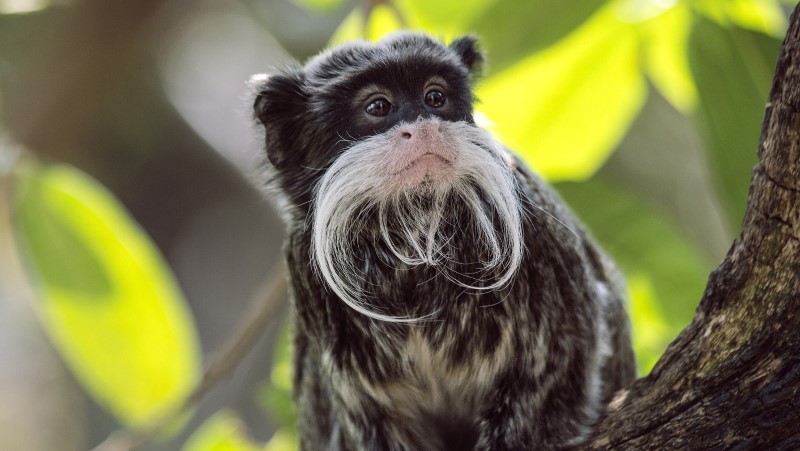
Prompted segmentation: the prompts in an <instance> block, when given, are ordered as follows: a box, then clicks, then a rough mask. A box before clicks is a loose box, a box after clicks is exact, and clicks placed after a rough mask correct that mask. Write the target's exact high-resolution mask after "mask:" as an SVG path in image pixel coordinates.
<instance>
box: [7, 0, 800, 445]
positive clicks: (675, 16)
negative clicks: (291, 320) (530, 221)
mask: <svg viewBox="0 0 800 451" xmlns="http://www.w3.org/2000/svg"><path fill="white" fill-rule="evenodd" d="M106 3H108V2H106ZM111 3H113V2H111ZM134 3H135V2H134ZM144 3H148V2H142V4H144ZM149 3H150V4H151V5H155V6H154V7H153V8H152V9H150V10H147V16H146V18H144V19H142V20H140V21H139V22H137V23H136V27H135V28H132V29H130V30H127V29H125V26H127V24H128V23H129V22H130V17H134V18H135V17H137V16H136V14H139V13H141V14H142V15H143V14H144V13H142V11H143V9H144V7H142V8H141V10H137V9H136V8H135V7H123V6H121V4H120V5H116V6H114V5H110V6H109V5H104V4H103V2H98V1H92V0H85V1H70V2H65V1H61V2H56V1H53V2H47V1H45V0H24V1H23V0H0V88H2V91H0V113H2V116H0V195H2V196H1V197H0V270H2V271H0V330H2V331H3V332H0V338H2V340H1V341H0V449H26V450H37V449H41V450H49V449H59V450H69V449H86V448H91V447H94V446H95V445H97V444H98V443H101V442H103V441H104V440H105V439H106V437H107V436H108V435H109V434H110V433H111V432H112V431H114V430H116V429H120V428H122V429H125V430H128V431H130V432H131V433H132V434H135V433H144V434H149V433H150V431H152V428H153V427H154V425H155V426H159V428H160V429H163V430H161V431H160V432H159V434H156V435H157V437H155V439H154V440H151V441H148V442H147V443H146V444H144V445H143V448H145V449H184V450H191V451H194V450H198V451H199V450H211V449H214V450H251V449H267V450H283V449H294V448H295V446H296V441H295V440H296V439H295V437H294V433H293V429H292V424H293V421H294V416H293V413H292V409H291V399H290V389H291V388H290V372H289V362H288V356H289V350H288V339H287V328H286V327H285V326H283V327H282V326H281V324H282V320H276V321H274V322H273V324H272V325H271V326H270V327H269V328H268V329H269V330H267V331H265V335H264V338H263V339H262V340H260V342H259V343H258V344H257V345H256V346H255V349H254V350H253V352H251V354H250V355H249V356H248V358H247V359H246V360H245V361H244V363H242V364H241V365H240V367H239V368H238V370H237V371H236V373H235V374H234V375H233V377H232V378H231V379H230V380H228V381H226V382H225V383H223V384H221V385H220V386H219V387H217V388H216V389H215V391H214V392H212V393H211V394H210V395H209V396H207V397H206V398H204V400H203V401H202V402H201V403H200V404H199V405H197V406H196V408H194V409H193V410H192V411H191V412H188V413H186V414H183V415H176V414H174V413H175V412H176V411H177V410H178V408H179V406H180V405H181V404H182V402H183V401H184V399H185V398H186V396H188V394H189V393H190V392H191V390H192V389H193V388H194V387H195V386H196V385H197V384H198V383H199V381H200V380H201V377H202V367H203V362H205V363H206V365H207V364H208V362H209V360H210V359H211V356H212V355H213V354H214V353H215V352H216V351H218V350H219V349H220V348H221V347H222V343H224V342H225V339H226V338H227V337H229V336H230V335H232V333H233V331H235V330H236V328H237V325H239V324H241V320H240V318H241V317H243V316H244V315H246V313H245V312H246V308H247V306H248V304H249V303H250V302H251V298H252V297H253V296H254V295H255V294H256V293H257V291H258V290H257V287H258V284H259V283H260V282H261V281H262V280H263V279H264V277H265V274H267V273H268V271H269V268H270V267H271V266H272V265H273V263H274V262H275V261H277V260H279V258H280V257H279V252H278V249H279V247H280V243H281V233H282V232H281V225H280V223H279V221H278V220H277V219H276V215H275V214H274V213H272V212H271V210H270V209H269V206H268V205H266V204H265V203H263V202H262V201H261V200H260V196H259V194H258V193H256V190H254V189H253V188H252V187H251V186H252V185H251V184H250V183H248V182H247V181H246V179H247V177H248V176H251V175H252V174H253V173H254V172H256V171H255V170H254V168H256V166H257V160H258V158H257V157H256V155H257V153H258V147H259V143H258V140H259V138H258V136H257V135H256V134H255V133H254V132H253V129H252V127H251V126H250V123H249V122H250V119H249V117H248V115H249V113H248V111H247V110H248V106H247V101H246V98H247V95H246V86H245V81H246V79H247V78H248V77H249V75H251V74H254V73H258V72H265V71H266V72H271V71H276V70H279V69H280V67H282V66H285V65H286V64H287V63H289V62H290V61H292V60H300V61H302V60H303V59H304V58H306V57H308V56H309V55H311V54H313V53H315V52H317V51H319V50H320V49H322V48H324V47H325V46H326V45H330V44H332V43H338V42H342V41H346V40H349V39H357V38H367V39H373V40H375V39H379V38H380V37H381V36H383V35H384V34H386V33H388V32H391V31H393V30H396V29H400V28H411V29H419V30H425V31H427V32H430V33H433V34H434V35H436V36H438V37H440V38H441V39H443V40H445V41H448V40H450V39H452V38H453V37H456V36H459V35H462V34H466V33H474V34H475V35H477V36H478V37H479V38H480V42H481V45H482V48H483V49H484V51H485V53H486V54H487V56H488V64H487V68H486V69H487V70H486V73H485V75H484V77H482V78H481V80H480V81H479V82H478V86H477V94H478V98H479V103H478V105H477V111H478V116H477V117H478V120H479V122H480V124H481V125H482V126H484V127H486V128H488V129H490V130H492V131H493V132H494V133H495V134H496V135H497V136H498V137H499V138H500V139H501V140H502V141H503V142H504V143H506V144H507V145H508V146H509V147H511V148H513V149H515V150H516V151H517V152H519V153H520V154H521V155H522V156H523V157H524V158H525V159H526V160H527V161H528V162H529V163H530V164H531V165H532V166H533V167H534V168H535V169H536V170H537V171H538V172H539V173H541V174H542V175H543V176H544V177H545V178H547V179H548V180H550V181H551V182H552V183H554V185H555V186H556V188H557V189H558V190H559V191H560V192H561V194H562V195H563V197H564V198H565V199H566V200H567V202H568V203H569V204H570V205H571V206H572V208H573V209H574V210H575V211H576V212H577V213H578V215H579V216H580V217H581V218H582V219H583V220H584V222H585V223H586V225H587V227H588V228H589V229H590V230H591V231H592V233H593V234H594V235H595V237H596V238H597V239H598V240H599V241H600V242H601V243H602V245H603V246H604V247H605V248H606V249H607V250H608V251H609V253H610V254H611V255H612V256H613V257H614V258H615V260H616V261H617V262H618V263H619V265H620V266H621V267H622V268H623V270H624V271H625V273H626V276H627V280H628V286H629V290H630V295H631V296H630V299H631V308H630V311H631V316H632V319H633V326H634V339H635V348H636V352H637V357H638V361H639V368H640V373H641V374H642V375H645V374H647V373H648V372H649V371H650V369H651V368H652V366H653V365H654V364H655V362H656V361H657V359H658V357H659V356H660V354H661V353H662V352H663V350H664V349H665V347H666V346H667V345H668V343H669V342H670V341H671V340H672V339H673V338H674V337H675V336H676V335H677V334H678V333H679V332H680V330H681V329H682V328H683V327H685V326H686V324H688V322H689V321H690V319H691V317H692V315H693V312H694V308H695V307H696V305H697V303H698V301H699V299H700V297H701V295H702V290H703V286H704V283H705V280H706V278H707V275H708V273H709V271H710V270H711V269H713V267H714V266H715V265H716V264H717V263H718V262H719V261H720V260H721V257H722V256H723V255H724V253H725V252H726V250H727V248H728V246H729V245H730V243H731V241H732V240H733V238H734V237H735V235H736V233H737V232H738V228H739V224H740V222H741V217H742V212H743V210H744V206H745V202H746V197H747V189H748V182H749V178H750V171H751V168H752V166H753V165H754V164H755V161H756V148H757V144H758V136H759V130H760V121H761V116H762V112H763V108H764V104H765V101H766V98H767V92H768V89H769V86H770V80H771V77H772V71H773V67H774V63H775V58H776V55H777V50H778V46H779V44H780V38H781V37H782V35H783V32H784V30H785V27H786V20H787V15H786V14H787V11H788V8H789V6H790V5H791V4H793V2H780V1H778V0H581V1H571V2H563V1H559V0H529V1H525V2H520V1H512V0H473V1H466V0H459V1H452V0H444V1H437V2H430V1H425V0H394V1H365V2H355V1H345V0H294V1H289V0H269V1H256V0H225V1H199V2H177V1H172V2H167V1H165V2H153V1H150V2H149ZM567 5H568V6H567ZM126 8H127V9H126ZM131 8H133V9H131ZM120 30H122V31H124V32H120ZM120 36H122V37H120ZM115 39H116V40H115ZM119 42H123V43H124V45H119ZM109 48H113V49H116V50H117V51H109V50H108V49H109ZM119 48H122V49H124V51H123V52H120V51H118V50H119ZM81 64H82V65H81ZM76 67H77V68H81V67H84V68H85V67H89V68H90V69H89V72H87V73H89V74H91V76H73V75H74V74H75V73H76V72H75V71H76V70H79V69H76ZM92 68H96V70H94V71H92ZM70 83H71V84H70ZM65 84H66V85H65ZM59 96H60V97H59ZM53 99H55V100H53ZM243 99H244V100H243ZM50 101H53V102H57V101H61V102H62V103H60V104H58V105H67V108H65V109H56V113H55V114H53V115H51V116H47V115H44V116H42V115H40V116H37V115H36V111H37V108H39V107H40V106H41V105H44V107H47V105H48V102H50ZM32 111H33V113H32ZM31 117H33V118H37V117H38V118H42V117H44V118H46V119H47V120H41V119H40V120H38V121H32V120H31V119H30V118H31ZM31 124H33V125H31ZM23 267H24V268H25V269H26V271H25V274H24V275H23V271H22V270H21V268H23ZM44 336H46V337H48V338H47V340H44V339H43V338H42V337H44ZM165 423H166V424H165ZM162 427H163V428H162ZM42 430H46V431H49V432H47V433H44V434H43V433H42ZM106 443H107V444H108V443H109V442H106ZM119 449H124V448H119Z"/></svg>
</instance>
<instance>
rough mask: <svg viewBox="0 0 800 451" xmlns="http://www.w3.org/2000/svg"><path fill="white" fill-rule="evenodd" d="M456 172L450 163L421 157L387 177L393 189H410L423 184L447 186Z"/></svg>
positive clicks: (437, 157) (430, 155) (427, 156)
mask: <svg viewBox="0 0 800 451" xmlns="http://www.w3.org/2000/svg"><path fill="white" fill-rule="evenodd" d="M455 175H456V171H455V168H454V167H453V163H452V162H451V161H448V160H445V159H444V158H442V157H440V156H438V155H434V154H426V155H423V156H421V157H419V158H417V159H416V160H414V161H413V162H411V164H409V165H408V166H406V167H405V168H403V169H401V170H400V171H398V172H395V173H392V174H390V176H389V180H390V185H391V186H392V188H394V189H400V190H402V189H411V188H416V187H418V186H420V185H423V184H428V183H430V184H433V185H448V184H450V183H451V182H452V181H453V179H454V178H455Z"/></svg>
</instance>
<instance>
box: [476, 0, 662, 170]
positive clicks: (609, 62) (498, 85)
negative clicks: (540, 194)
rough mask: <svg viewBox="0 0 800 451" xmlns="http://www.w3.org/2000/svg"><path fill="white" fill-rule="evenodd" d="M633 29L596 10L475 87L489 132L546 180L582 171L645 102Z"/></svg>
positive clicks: (596, 161)
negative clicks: (569, 31) (549, 44)
mask: <svg viewBox="0 0 800 451" xmlns="http://www.w3.org/2000/svg"><path fill="white" fill-rule="evenodd" d="M638 54H639V35H638V33H637V31H636V29H635V28H634V27H633V26H632V25H631V24H627V23H623V22H621V21H619V20H618V19H617V18H616V16H615V14H614V11H613V8H604V9H603V10H601V11H599V12H598V13H597V14H596V15H595V16H594V17H592V18H591V19H590V20H589V21H587V22H586V23H585V24H584V25H582V26H581V27H580V28H578V29H577V30H575V31H574V32H573V33H572V34H570V35H568V36H567V37H566V38H564V39H563V40H562V41H560V42H558V43H557V44H555V45H553V46H552V47H549V48H547V49H546V50H543V51H542V52H539V53H536V54H534V55H532V56H530V57H528V58H525V59H523V60H522V61H520V62H519V63H517V64H515V65H513V66H511V67H509V68H508V69H506V70H504V71H502V72H500V73H498V74H496V75H494V76H492V77H490V78H488V79H487V80H486V81H485V82H484V84H483V85H482V86H481V87H480V88H479V89H478V97H479V99H480V101H481V104H480V105H479V107H478V110H479V112H480V113H482V114H483V115H485V116H486V117H488V120H489V122H490V123H491V124H494V126H493V127H492V130H493V131H494V132H495V133H496V134H497V135H499V138H500V139H501V141H503V142H504V143H505V144H506V145H508V146H509V147H511V148H513V149H515V150H516V151H517V152H518V153H519V154H520V155H521V156H522V157H524V158H525V159H526V160H527V161H528V162H529V163H530V164H531V165H532V166H533V167H534V168H535V169H536V170H537V171H538V172H539V173H541V174H542V175H543V176H544V177H545V178H547V179H550V180H583V179H586V178H588V177H590V176H591V175H592V174H593V173H594V172H595V171H596V170H597V169H598V168H599V167H600V165H602V164H603V162H604V161H605V160H606V158H607V157H608V156H609V155H610V154H611V153H612V151H613V150H614V148H615V146H616V145H617V144H618V142H619V140H620V139H621V138H622V137H623V135H624V134H625V132H626V131H627V130H628V127H629V126H630V124H631V122H632V121H633V119H634V118H635V117H636V115H637V113H638V112H639V110H640V109H641V106H642V104H643V102H644V100H645V95H646V92H647V91H646V85H645V83H644V80H643V77H642V74H641V71H640V69H639V58H638Z"/></svg>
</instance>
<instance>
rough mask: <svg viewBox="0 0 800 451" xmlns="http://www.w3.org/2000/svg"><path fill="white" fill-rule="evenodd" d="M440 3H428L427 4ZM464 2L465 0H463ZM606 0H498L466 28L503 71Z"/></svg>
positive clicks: (568, 29)
mask: <svg viewBox="0 0 800 451" xmlns="http://www.w3.org/2000/svg"><path fill="white" fill-rule="evenodd" d="M431 3H437V2H427V3H426V4H431ZM461 3H464V2H461ZM605 3H607V1H606V0H570V1H569V2H564V0H526V1H517V0H496V1H493V2H491V3H489V2H486V5H488V7H486V6H485V4H484V2H480V6H481V7H486V11H485V12H482V11H481V12H479V11H477V10H476V11H475V12H476V13H478V12H479V13H480V14H479V15H477V16H474V17H475V20H474V21H472V24H471V26H469V27H467V28H466V30H470V31H474V32H475V33H476V34H477V35H478V37H479V38H480V40H481V43H482V45H483V48H485V49H486V50H487V53H488V59H489V69H490V70H491V71H493V72H494V71H499V70H502V69H504V68H506V67H508V66H509V65H511V64H514V63H516V62H518V61H519V60H520V59H521V58H523V57H525V56H527V55H530V54H531V53H533V52H534V51H537V50H541V49H544V48H545V47H548V46H550V45H552V44H554V43H556V42H558V41H559V40H561V39H562V38H564V37H565V36H566V35H568V34H569V33H571V32H572V31H573V30H574V29H576V28H577V27H578V26H579V25H580V24H582V23H583V22H584V21H585V20H587V19H588V18H589V17H591V16H592V15H593V14H594V13H595V12H596V11H597V10H598V8H600V7H601V6H602V5H603V4H605Z"/></svg>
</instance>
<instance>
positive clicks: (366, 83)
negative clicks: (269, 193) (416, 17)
mask: <svg viewBox="0 0 800 451" xmlns="http://www.w3.org/2000/svg"><path fill="white" fill-rule="evenodd" d="M481 61H482V57H481V55H480V53H478V51H477V50H476V48H475V41H474V39H472V38H469V37H466V38H461V39H459V40H456V41H454V42H453V43H452V44H451V45H450V46H449V47H445V46H444V45H442V44H440V43H438V42H436V41H434V40H433V39H431V38H429V37H427V36H424V35H421V34H412V33H401V34H395V35H392V36H390V37H388V38H386V39H384V40H383V41H380V42H378V43H377V44H371V43H366V42H356V43H351V44H347V45H344V46H341V47H338V48H335V49H333V50H330V51H327V52H324V53H322V54H320V55H318V56H316V57H315V58H312V59H311V60H310V61H309V62H308V63H307V64H306V65H305V66H304V67H303V68H296V69H293V70H289V71H286V72H284V73H282V74H276V75H270V76H268V77H267V78H266V79H265V80H264V81H263V82H261V83H260V85H259V86H258V87H257V96H256V99H255V105H254V108H255V113H256V116H257V117H258V118H259V120H260V121H261V122H262V123H263V125H264V127H265V129H266V149H267V156H268V157H269V160H270V162H271V163H272V165H273V166H274V167H275V168H276V169H278V170H279V171H280V172H281V173H282V175H286V176H288V177H284V180H283V181H282V184H283V188H284V190H285V191H287V194H289V196H290V197H293V198H294V200H295V203H297V204H301V203H304V202H306V201H307V200H308V199H304V198H302V197H307V195H309V194H310V192H311V190H312V189H313V185H314V183H315V182H316V181H317V180H318V179H319V177H320V176H321V175H322V172H323V171H324V170H325V169H326V168H327V167H329V166H330V165H331V164H332V163H333V161H334V160H335V159H336V158H337V157H338V156H339V155H341V154H342V152H344V150H346V149H347V148H349V147H350V146H351V145H352V144H353V143H356V142H359V141H362V140H364V139H366V138H368V137H373V136H378V135H382V134H386V133H387V132H390V133H391V134H393V136H394V137H395V138H396V139H393V140H392V142H393V145H394V147H396V151H394V152H389V153H388V154H387V155H386V156H384V159H382V160H381V161H380V162H375V163H376V165H377V164H378V163H385V166H386V170H387V171H388V172H393V173H394V174H395V175H397V177H395V178H396V179H398V181H402V182H403V183H400V185H403V186H406V187H408V186H411V185H414V184H415V183H419V182H420V181H422V180H423V179H424V178H425V176H426V175H430V177H431V178H432V179H441V178H447V177H448V175H447V174H448V173H449V170H448V166H449V165H451V164H452V163H453V158H454V155H453V152H452V149H448V147H452V146H448V145H447V142H446V141H443V140H442V137H441V134H439V133H437V130H438V127H437V124H440V123H442V122H466V123H468V124H472V123H473V119H472V100H473V99H472V93H471V90H470V76H471V74H472V73H475V72H477V71H478V69H479V66H480V63H481ZM400 127H402V130H400ZM420 146H424V147H425V148H424V149H422V147H420ZM414 149H417V150H416V152H415V151H414ZM420 152H421V153H420ZM290 173H291V175H290ZM401 179H402V180H401Z"/></svg>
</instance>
